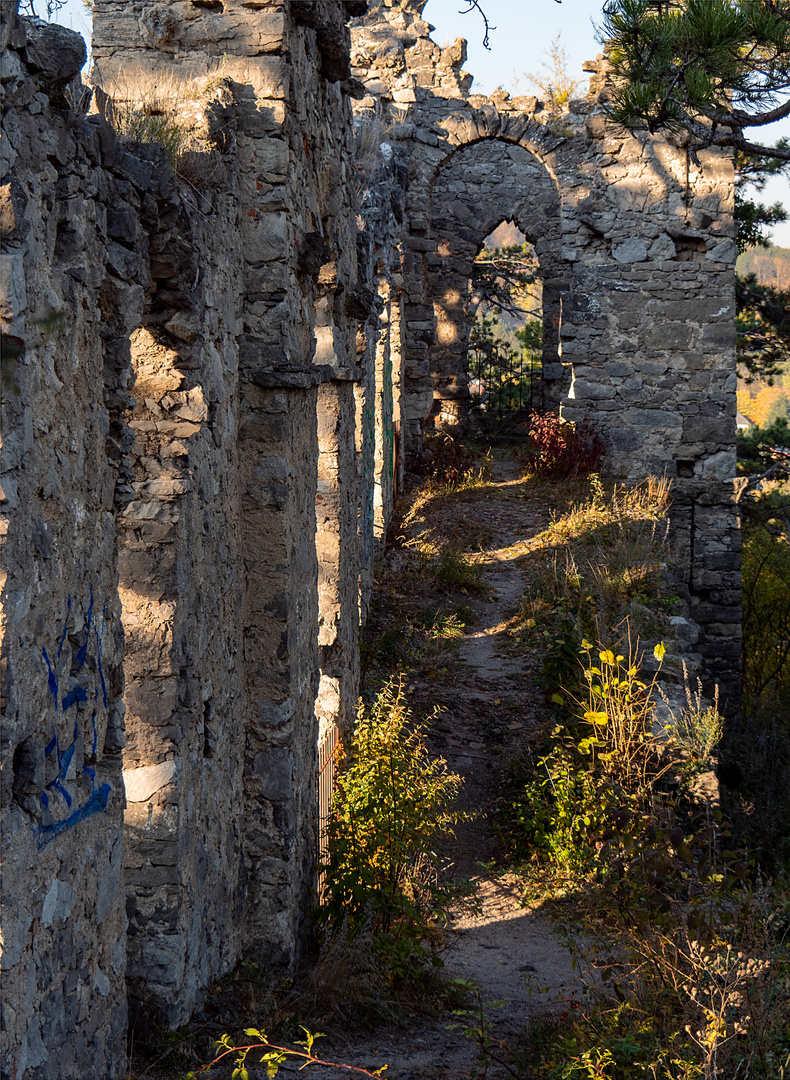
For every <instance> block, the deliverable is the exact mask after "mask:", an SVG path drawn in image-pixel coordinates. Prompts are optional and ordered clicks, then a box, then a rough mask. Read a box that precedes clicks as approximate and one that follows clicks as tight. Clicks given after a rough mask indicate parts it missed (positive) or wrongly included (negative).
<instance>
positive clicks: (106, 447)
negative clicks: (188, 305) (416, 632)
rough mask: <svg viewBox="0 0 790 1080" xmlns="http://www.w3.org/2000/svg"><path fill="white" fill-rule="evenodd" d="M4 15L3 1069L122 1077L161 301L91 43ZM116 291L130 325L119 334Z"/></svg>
mask: <svg viewBox="0 0 790 1080" xmlns="http://www.w3.org/2000/svg"><path fill="white" fill-rule="evenodd" d="M6 7H7V6H6ZM3 15H4V19H3V22H2V26H1V27H0V46H1V47H2V59H0V80H2V87H3V92H4V99H5V100H4V115H3V123H2V142H0V146H1V147H2V170H0V171H2V174H3V175H2V177H1V178H0V199H1V200H2V201H1V202H0V214H1V215H2V230H3V236H2V239H3V253H2V255H0V267H1V268H2V292H0V318H1V319H2V323H1V324H0V327H1V328H2V333H3V370H2V380H3V381H2V490H3V495H2V535H3V548H2V635H3V636H2V673H3V687H2V697H3V701H2V705H3V721H2V745H1V747H0V749H1V751H2V792H1V795H2V811H1V812H2V846H3V872H2V905H3V906H2V911H3V957H2V963H3V980H2V981H3V1014H2V1066H0V1067H2V1069H3V1075H7V1076H14V1077H22V1076H26V1077H27V1076H44V1075H46V1076H52V1077H63V1078H66V1077H72V1076H78V1075H81V1074H82V1073H83V1069H84V1067H85V1063H86V1062H90V1063H91V1068H94V1069H95V1070H96V1073H97V1075H98V1074H101V1075H105V1076H108V1077H115V1076H119V1075H120V1074H121V1073H120V1070H121V1062H122V1059H123V1049H124V1038H125V1026H126V999H125V992H124V971H125V967H126V917H125V912H124V904H123V890H122V887H121V863H122V839H121V828H122V814H123V806H124V793H123V784H122V779H121V768H122V761H121V751H122V749H123V740H124V724H123V702H122V699H121V695H122V692H123V630H122V626H121V605H120V602H119V598H118V591H117V584H116V544H115V540H116V529H115V518H114V514H115V511H116V510H117V506H118V503H117V498H116V497H117V496H118V495H119V493H120V489H121V487H122V482H123V478H124V466H123V453H124V447H125V445H126V442H127V437H128V436H127V431H126V429H125V426H124V424H123V420H122V411H123V409H124V408H125V406H126V403H127V400H128V396H127V394H126V390H125V387H126V384H127V382H128V379H129V375H130V371H129V357H128V345H127V348H126V351H124V345H123V342H124V340H125V339H126V337H127V335H128V332H129V330H130V329H131V327H132V326H133V325H134V323H135V320H136V318H137V317H138V316H139V312H140V311H141V309H142V304H143V289H142V287H141V286H139V285H137V284H133V283H132V282H131V281H130V280H129V275H127V274H126V273H125V272H124V267H123V264H122V261H121V260H120V251H116V250H115V247H114V246H113V242H112V241H111V240H110V238H109V236H108V229H110V227H111V226H110V224H109V222H108V214H107V204H108V202H109V201H110V200H115V204H116V205H117V206H118V207H120V208H124V207H125V206H126V205H127V204H126V203H125V199H124V188H123V181H122V179H121V177H122V176H123V172H124V156H123V154H116V153H115V150H114V146H113V144H114V140H113V139H111V138H110V137H109V136H108V134H107V132H106V131H105V130H104V127H103V125H102V123H100V122H95V121H94V120H91V119H86V118H85V117H84V116H77V115H75V114H74V113H72V112H71V111H70V110H69V108H68V107H67V103H66V99H65V92H66V86H67V84H68V82H69V81H70V80H71V78H72V77H74V76H75V75H76V74H77V72H78V70H79V68H80V67H81V65H82V63H83V62H84V59H85V46H84V44H83V42H82V40H81V39H80V38H79V37H78V36H77V35H75V34H70V33H69V32H67V31H61V30H59V29H58V28H52V27H49V26H47V25H46V24H43V23H40V22H27V23H25V24H24V25H23V24H21V23H19V22H18V21H17V20H16V19H15V18H14V13H13V12H11V11H8V10H5V8H4V10H3ZM116 185H117V186H116ZM113 289H115V290H117V291H118V294H119V296H120V295H122V297H123V306H122V307H119V308H118V309H117V310H116V311H115V312H114V317H113V319H111V320H107V319H106V318H105V317H104V314H105V313H104V311H103V308H102V298H103V297H105V296H106V295H107V293H108V291H109V290H113ZM86 478H90V482H89V483H86Z"/></svg>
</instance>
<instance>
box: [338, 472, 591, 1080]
mask: <svg viewBox="0 0 790 1080" xmlns="http://www.w3.org/2000/svg"><path fill="white" fill-rule="evenodd" d="M534 487H535V484H534V482H532V483H527V482H524V481H522V480H521V479H520V469H519V468H518V466H517V465H516V463H515V462H513V461H512V460H509V459H508V458H507V457H505V456H504V455H502V456H501V457H499V456H498V457H496V458H495V460H494V463H493V469H492V478H491V480H490V481H489V482H486V483H483V484H480V485H477V486H474V487H468V488H461V489H449V488H448V489H441V488H436V487H430V486H429V487H428V488H427V489H423V490H421V491H419V492H417V493H415V494H413V495H412V500H411V505H410V507H409V508H408V510H407V512H406V513H405V515H404V519H403V531H402V534H401V535H400V540H399V542H396V543H394V544H392V546H391V547H390V548H389V549H388V550H387V551H386V552H385V554H384V557H383V561H382V565H381V567H380V570H379V573H378V575H377V581H376V600H375V601H374V605H373V611H372V613H371V618H370V621H369V623H368V627H367V628H366V633H365V640H366V643H367V645H366V652H367V657H368V665H367V672H366V677H365V684H366V690H367V691H368V692H372V691H373V690H374V689H376V688H377V687H378V686H379V685H380V684H381V683H382V682H383V681H384V680H385V679H386V677H388V676H389V675H390V674H392V673H393V672H397V671H401V670H402V671H405V672H406V674H407V676H408V688H409V696H410V703H411V706H412V709H413V712H414V714H415V716H418V717H422V716H427V715H429V714H430V713H431V711H432V710H433V708H434V706H436V705H439V706H440V707H441V709H442V712H441V713H440V714H439V715H438V716H437V717H436V718H435V719H434V721H433V723H432V726H431V730H430V735H429V745H430V747H431V749H432V750H433V751H434V752H436V753H437V754H440V755H441V756H442V757H444V758H446V760H447V762H448V765H449V767H450V769H451V770H452V771H453V772H457V773H459V774H460V775H461V776H463V778H464V785H463V789H462V794H461V804H462V808H463V809H465V810H468V811H474V812H475V816H474V818H473V820H471V821H468V822H465V823H462V824H461V825H460V826H459V827H458V829H457V837H456V841H455V842H454V843H453V844H452V845H451V846H450V849H449V851H448V855H449V857H450V859H451V860H452V864H453V865H452V869H451V871H450V872H451V874H452V876H454V877H456V878H464V879H471V880H472V881H473V882H474V883H475V886H476V890H477V897H478V907H477V910H470V909H469V908H468V907H467V908H464V909H463V910H461V909H459V910H457V911H454V912H453V916H452V919H451V923H450V926H449V928H448V932H447V939H448V943H449V945H450V947H449V949H448V951H447V953H446V954H445V957H444V959H445V965H446V973H447V974H448V975H449V977H451V978H458V979H463V980H466V981H468V982H470V983H472V984H474V985H475V986H476V987H479V997H480V1001H481V1002H482V1003H483V1004H486V1003H489V1002H491V1003H495V1004H491V1005H489V1006H488V1007H487V1008H486V1009H485V1014H484V1015H485V1018H486V1019H485V1023H486V1024H487V1025H488V1034H489V1037H490V1038H491V1039H492V1040H493V1044H494V1052H495V1053H497V1054H501V1053H503V1050H502V1049H501V1048H499V1049H497V1047H498V1046H499V1044H504V1046H505V1048H506V1049H505V1050H504V1054H505V1057H506V1059H508V1060H509V1061H510V1063H511V1067H516V1071H517V1072H518V1074H519V1075H524V1076H525V1077H526V1076H528V1075H529V1072H528V1063H527V1062H524V1063H519V1062H517V1061H516V1060H515V1059H514V1058H513V1057H512V1056H511V1055H512V1052H513V1050H514V1049H515V1048H517V1046H518V1044H519V1042H520V1040H521V1039H522V1037H523V1036H524V1034H525V1033H526V1032H527V1031H528V1029H529V1028H530V1026H531V1025H532V1024H533V1023H534V1021H535V1019H536V1017H538V1016H540V1017H541V1018H545V1016H546V1014H547V1013H548V1014H556V1015H557V1016H561V1014H562V1013H564V1012H566V1011H567V1010H568V1007H569V1005H568V999H572V998H573V997H574V994H577V995H578V993H579V992H580V987H579V984H578V982H577V980H576V977H575V975H574V972H573V969H572V966H571V959H570V954H569V952H568V951H567V949H565V948H564V947H563V946H562V944H561V943H560V941H559V939H558V938H557V937H556V936H555V935H554V934H553V933H552V932H551V930H552V927H551V924H550V923H549V922H548V921H547V920H546V919H544V918H542V917H541V916H540V915H539V914H538V913H536V912H534V911H530V910H528V909H525V908H524V907H523V902H522V899H521V897H522V888H521V885H520V879H519V878H517V877H516V876H515V875H509V874H507V873H505V872H503V871H500V870H498V869H497V866H498V864H499V863H500V861H501V856H502V854H503V853H502V850H501V846H500V844H499V841H498V839H497V836H496V830H495V820H494V815H495V810H496V802H497V799H498V798H499V797H500V795H501V793H502V790H503V786H504V783H505V773H506V770H507V768H508V764H509V763H510V762H511V761H512V760H513V759H515V758H517V757H519V756H520V755H521V754H522V753H523V752H524V749H525V744H526V743H528V742H530V741H532V740H534V739H535V737H536V735H537V733H538V731H539V730H540V729H541V728H542V727H544V726H545V724H546V722H547V717H546V709H545V705H544V699H545V694H544V691H543V688H542V684H541V681H540V677H539V669H540V657H539V656H537V655H530V654H527V655H517V654H516V653H514V651H513V649H512V647H511V644H512V638H511V636H510V634H509V629H510V628H511V627H512V625H513V624H514V622H515V621H516V619H517V616H518V612H519V608H520V602H521V597H522V594H523V591H524V571H523V568H522V566H520V565H519V562H518V560H519V558H520V557H521V556H523V554H524V551H525V546H526V542H527V541H528V540H530V539H531V538H532V537H533V536H534V535H536V534H537V533H539V532H540V531H542V530H543V529H544V528H545V527H546V526H547V525H548V523H549V516H550V510H549V509H548V508H547V507H546V506H545V505H544V504H543V503H542V500H541V499H538V500H536V499H535V498H533V497H532V496H531V494H530V490H531V488H534ZM538 487H539V490H540V491H541V493H543V488H544V487H545V485H538ZM544 494H545V493H544ZM462 548H463V549H465V553H462V552H461V551H460V549H462ZM448 552H449V554H448ZM462 554H465V559H463V558H461V557H460V556H461V555H462ZM465 562H466V563H467V564H468V565H469V566H471V568H472V571H473V572H472V573H469V572H468V570H466V569H465V568H464V563H465ZM415 627H417V628H418V629H417V630H415ZM452 1022H456V1023H458V1021H457V1020H455V1021H454V1019H453V1018H452V1017H442V1018H440V1019H439V1020H437V1021H430V1022H426V1021H424V1020H419V1019H415V1020H412V1021H411V1022H410V1025H409V1029H408V1031H407V1032H406V1031H397V1030H393V1031H391V1032H389V1033H388V1034H387V1035H386V1036H384V1035H382V1037H381V1038H380V1040H379V1041H378V1042H377V1043H375V1049H376V1053H375V1055H374V1056H371V1051H372V1047H371V1046H370V1041H369V1040H366V1042H367V1044H368V1047H369V1049H368V1053H367V1056H365V1054H364V1053H363V1055H362V1056H363V1057H364V1058H365V1062H366V1064H368V1063H372V1064H374V1065H375V1066H376V1067H377V1066H378V1065H381V1064H384V1063H386V1064H387V1065H388V1068H387V1072H386V1075H387V1076H391V1077H393V1078H398V1080H409V1078H413V1080H417V1078H418V1077H419V1078H425V1080H462V1078H465V1077H469V1076H471V1075H473V1074H474V1070H475V1069H478V1068H479V1063H478V1060H477V1049H476V1047H475V1046H474V1044H473V1043H472V1042H471V1041H470V1040H469V1039H468V1038H467V1037H465V1036H464V1035H463V1033H462V1032H461V1031H460V1030H454V1031H449V1030H448V1029H447V1025H448V1024H449V1023H452ZM469 1023H471V1024H475V1023H476V1021H474V1019H471V1020H470V1021H469ZM342 1049H343V1052H344V1053H345V1054H346V1055H347V1057H346V1060H349V1061H358V1060H359V1057H358V1055H359V1053H360V1051H361V1050H362V1049H363V1048H362V1046H360V1045H359V1044H358V1043H356V1041H355V1040H354V1041H351V1042H349V1043H347V1044H346V1045H345V1046H344V1047H343V1048H342ZM368 1067H370V1065H369V1064H368ZM522 1068H523V1070H524V1071H523V1072H522V1071H521V1070H522ZM327 1075H328V1076H329V1075H330V1074H327ZM339 1075H340V1074H339V1073H338V1076H339ZM489 1075H490V1076H491V1077H495V1076H499V1075H507V1072H506V1071H505V1070H504V1069H503V1068H501V1067H500V1066H498V1065H496V1064H493V1065H492V1066H491V1069H490V1073H489Z"/></svg>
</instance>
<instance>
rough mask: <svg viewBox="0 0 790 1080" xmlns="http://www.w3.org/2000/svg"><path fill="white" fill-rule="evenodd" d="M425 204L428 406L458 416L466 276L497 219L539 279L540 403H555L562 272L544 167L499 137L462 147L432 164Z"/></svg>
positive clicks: (464, 392)
mask: <svg viewBox="0 0 790 1080" xmlns="http://www.w3.org/2000/svg"><path fill="white" fill-rule="evenodd" d="M430 210H431V238H432V240H433V239H435V241H436V247H435V249H434V251H433V252H431V253H430V254H429V255H428V257H427V259H426V264H427V265H426V302H427V304H428V305H430V306H432V308H433V313H434V317H435V319H436V335H435V340H434V342H433V344H432V345H431V346H430V347H429V354H428V355H429V368H430V372H431V377H432V380H433V393H434V399H435V406H434V407H435V408H436V407H437V404H438V403H439V402H441V405H440V406H438V407H439V408H441V410H442V411H443V412H446V413H447V414H448V415H451V416H452V417H453V419H455V420H456V422H463V420H464V419H465V417H466V409H467V404H468V398H469V391H468V385H467V384H468V378H467V356H466V354H467V345H468V341H469V331H470V325H469V322H468V319H467V308H468V304H469V299H470V287H469V279H470V275H471V272H472V264H473V262H474V259H475V258H476V256H477V254H478V252H479V251H480V249H481V247H482V244H483V241H484V239H485V238H486V237H487V236H488V235H489V234H490V233H491V231H492V230H493V229H494V228H495V227H496V226H497V225H498V224H499V223H500V222H501V221H512V222H513V223H514V224H515V225H517V227H518V228H519V229H520V230H521V232H522V233H524V235H525V236H526V237H527V239H528V240H529V241H530V242H531V243H532V244H533V245H534V247H535V253H536V255H537V257H538V261H539V264H540V272H541V278H542V281H543V323H544V334H543V354H544V377H545V385H546V401H547V404H548V405H549V406H556V405H558V403H559V398H560V395H561V393H562V391H563V389H564V387H563V374H564V369H563V367H562V364H561V362H560V360H559V355H558V345H559V325H560V317H561V298H562V293H563V291H564V290H565V289H566V288H567V285H568V280H569V275H568V274H567V272H566V270H565V266H564V263H563V260H562V256H561V242H562V227H561V208H560V197H559V193H558V191H557V186H556V184H555V182H554V180H553V178H552V177H551V175H550V174H549V172H548V170H547V169H546V167H545V165H544V164H543V162H542V161H541V160H540V158H539V157H538V156H537V155H536V154H534V153H532V152H531V151H530V150H528V149H526V148H525V147H523V146H520V145H518V144H514V143H511V142H509V141H506V140H504V139H499V138H487V139H482V140H480V141H478V142H475V143H472V144H468V145H465V146H462V147H461V148H459V149H458V150H456V151H455V153H453V154H452V156H450V157H449V158H448V159H446V160H445V161H444V162H443V163H442V165H441V166H440V167H439V168H438V169H437V170H436V173H435V176H434V178H433V184H432V186H431V194H430Z"/></svg>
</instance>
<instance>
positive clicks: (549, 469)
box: [525, 413, 605, 480]
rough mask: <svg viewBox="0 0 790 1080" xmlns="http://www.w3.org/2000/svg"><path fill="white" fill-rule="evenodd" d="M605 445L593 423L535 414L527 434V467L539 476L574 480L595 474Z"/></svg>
mask: <svg viewBox="0 0 790 1080" xmlns="http://www.w3.org/2000/svg"><path fill="white" fill-rule="evenodd" d="M604 450H605V446H604V443H603V440H602V439H601V437H600V436H599V435H598V434H596V432H595V431H594V429H593V426H592V424H591V423H590V421H589V420H582V422H581V423H579V424H574V423H571V422H569V421H565V420H560V418H559V417H558V416H551V415H548V414H547V415H545V416H540V415H539V414H538V413H533V414H532V416H531V418H530V422H529V433H528V435H527V452H526V455H525V460H526V462H527V467H528V469H529V471H530V472H531V473H534V475H535V476H539V477H541V478H542V479H551V480H573V479H575V478H576V477H578V476H589V475H590V473H592V472H595V471H596V469H597V468H598V464H599V462H600V460H601V458H602V457H603V453H604Z"/></svg>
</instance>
